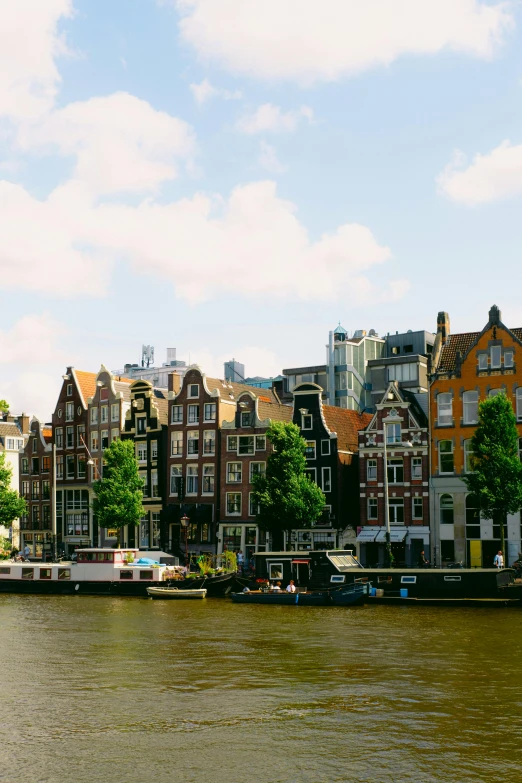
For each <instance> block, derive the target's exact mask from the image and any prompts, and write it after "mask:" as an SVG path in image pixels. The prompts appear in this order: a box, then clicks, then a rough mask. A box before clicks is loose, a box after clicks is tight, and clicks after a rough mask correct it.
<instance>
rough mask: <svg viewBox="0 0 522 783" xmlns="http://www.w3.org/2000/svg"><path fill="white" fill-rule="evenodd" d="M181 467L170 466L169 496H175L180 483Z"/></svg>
mask: <svg viewBox="0 0 522 783" xmlns="http://www.w3.org/2000/svg"><path fill="white" fill-rule="evenodd" d="M182 475H183V474H182V472H181V465H171V466H170V494H171V495H177V494H178V491H179V484H180V482H181V481H182Z"/></svg>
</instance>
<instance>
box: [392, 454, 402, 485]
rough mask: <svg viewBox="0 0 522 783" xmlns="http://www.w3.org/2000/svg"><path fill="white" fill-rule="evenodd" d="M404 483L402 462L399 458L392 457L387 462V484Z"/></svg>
mask: <svg viewBox="0 0 522 783" xmlns="http://www.w3.org/2000/svg"><path fill="white" fill-rule="evenodd" d="M403 482H404V460H403V459H402V458H401V457H393V458H392V459H389V460H388V484H402V483H403Z"/></svg>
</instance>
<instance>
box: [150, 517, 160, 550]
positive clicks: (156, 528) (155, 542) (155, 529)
mask: <svg viewBox="0 0 522 783" xmlns="http://www.w3.org/2000/svg"><path fill="white" fill-rule="evenodd" d="M151 516H152V546H159V545H160V515H159V512H158V511H153V512H152V514H151Z"/></svg>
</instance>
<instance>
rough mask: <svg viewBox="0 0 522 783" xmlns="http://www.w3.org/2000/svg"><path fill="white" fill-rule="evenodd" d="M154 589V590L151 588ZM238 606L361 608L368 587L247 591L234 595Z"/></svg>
mask: <svg viewBox="0 0 522 783" xmlns="http://www.w3.org/2000/svg"><path fill="white" fill-rule="evenodd" d="M151 589H154V588H151ZM231 598H232V601H233V602H234V603H236V604H283V605H285V604H286V605H288V606H360V605H361V604H363V603H365V602H366V600H367V591H366V585H363V584H355V585H346V586H343V587H341V588H336V589H334V590H311V591H308V590H306V591H297V592H295V593H287V592H286V590H247V591H245V592H242V593H232V595H231Z"/></svg>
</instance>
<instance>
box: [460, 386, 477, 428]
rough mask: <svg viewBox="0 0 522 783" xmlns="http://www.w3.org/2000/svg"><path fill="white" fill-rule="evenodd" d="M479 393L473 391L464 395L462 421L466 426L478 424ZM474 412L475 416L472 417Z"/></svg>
mask: <svg viewBox="0 0 522 783" xmlns="http://www.w3.org/2000/svg"><path fill="white" fill-rule="evenodd" d="M478 401H479V395H478V391H475V390H474V389H471V390H470V391H465V392H464V393H463V395H462V421H463V422H464V424H476V423H477V422H478ZM470 411H472V412H473V414H474V415H473V416H472V415H470Z"/></svg>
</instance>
